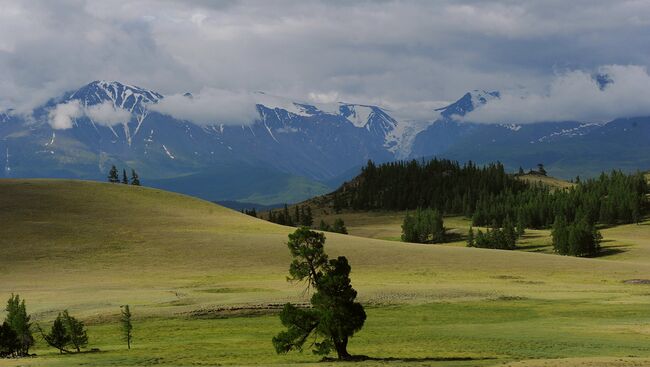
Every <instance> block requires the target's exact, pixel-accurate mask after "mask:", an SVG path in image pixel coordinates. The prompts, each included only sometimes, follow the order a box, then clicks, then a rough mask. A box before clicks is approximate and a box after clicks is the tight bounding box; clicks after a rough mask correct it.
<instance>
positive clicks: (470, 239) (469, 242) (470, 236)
mask: <svg viewBox="0 0 650 367" xmlns="http://www.w3.org/2000/svg"><path fill="white" fill-rule="evenodd" d="M467 247H474V228H472V227H469V231H468V232H467Z"/></svg>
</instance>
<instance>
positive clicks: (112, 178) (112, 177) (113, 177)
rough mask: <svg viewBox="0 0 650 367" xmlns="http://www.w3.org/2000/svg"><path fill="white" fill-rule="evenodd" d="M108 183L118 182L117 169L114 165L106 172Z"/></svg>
mask: <svg viewBox="0 0 650 367" xmlns="http://www.w3.org/2000/svg"><path fill="white" fill-rule="evenodd" d="M108 182H112V183H118V182H120V177H119V176H118V174H117V167H115V165H113V166H112V167H111V170H110V171H108Z"/></svg>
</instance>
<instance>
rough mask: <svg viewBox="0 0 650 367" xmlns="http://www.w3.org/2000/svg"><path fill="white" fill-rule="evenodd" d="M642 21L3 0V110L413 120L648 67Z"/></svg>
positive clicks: (488, 5)
mask: <svg viewBox="0 0 650 367" xmlns="http://www.w3.org/2000/svg"><path fill="white" fill-rule="evenodd" d="M647 14H650V2H647V1H638V0H629V1H628V0H621V1H614V2H613V1H609V0H593V1H565V0H548V1H544V2H534V1H523V0H522V1H518V0H486V1H475V0H440V1H425V0H421V1H420V0H413V1H399V0H386V1H357V2H341V1H335V2H332V1H326V0H304V1H300V2H295V1H289V0H278V1H274V2H269V1H261V0H258V1H255V0H242V1H234V0H233V1H182V0H166V1H158V0H142V1H137V2H134V1H129V0H114V1H110V2H101V1H92V0H60V1H56V2H54V1H48V0H33V1H20V0H6V1H3V3H2V12H0V70H2V71H3V77H2V78H0V110H4V109H8V108H14V109H16V111H17V112H19V113H29V112H30V111H31V109H33V108H34V107H36V106H38V105H40V104H42V103H44V102H46V101H47V100H48V99H49V98H52V97H55V96H58V95H60V94H61V93H63V92H64V91H69V90H74V89H76V88H78V87H79V86H81V85H84V84H86V83H88V82H89V81H92V80H97V79H106V80H118V81H122V82H126V83H129V84H134V85H142V86H145V87H147V88H151V89H154V90H156V91H158V92H160V93H162V94H167V95H170V94H174V93H179V92H181V91H185V90H201V89H203V88H217V89H224V90H247V91H258V90H261V91H265V92H267V93H269V94H272V95H279V96H291V97H294V98H298V99H309V98H314V99H318V100H322V101H328V100H331V99H333V98H336V99H337V100H341V101H355V102H360V103H374V102H373V101H382V102H383V104H384V105H390V106H398V105H408V104H411V105H412V106H413V107H412V108H417V107H416V106H426V105H432V104H434V103H435V102H436V101H453V100H455V99H457V98H459V97H460V96H462V95H463V94H464V93H465V92H467V91H469V90H473V89H484V90H502V91H503V90H506V89H508V88H514V87H516V86H519V85H524V86H526V87H527V88H528V90H529V91H530V93H533V94H536V95H540V96H543V95H544V94H545V93H546V90H545V89H547V88H548V81H549V80H550V79H551V78H553V77H554V75H555V74H556V72H557V70H558V69H559V70H563V69H571V70H594V69H595V68H597V67H598V66H599V65H615V64H619V65H640V66H644V67H650V53H649V52H648V48H647V40H648V38H649V37H650V19H649V18H648V16H647ZM405 19H407V20H408V21H405ZM107 60H108V61H107ZM310 92H313V93H314V95H312V96H310V95H309V93H310ZM407 112H409V113H408V114H409V115H413V116H423V117H425V116H426V114H425V113H424V112H425V110H422V112H421V113H418V114H412V113H410V111H407Z"/></svg>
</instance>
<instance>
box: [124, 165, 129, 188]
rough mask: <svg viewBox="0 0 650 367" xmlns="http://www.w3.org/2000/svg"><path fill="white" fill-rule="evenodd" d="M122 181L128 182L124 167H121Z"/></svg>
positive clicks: (126, 183)
mask: <svg viewBox="0 0 650 367" xmlns="http://www.w3.org/2000/svg"><path fill="white" fill-rule="evenodd" d="M122 183H123V184H125V185H128V184H129V178H128V177H126V168H122Z"/></svg>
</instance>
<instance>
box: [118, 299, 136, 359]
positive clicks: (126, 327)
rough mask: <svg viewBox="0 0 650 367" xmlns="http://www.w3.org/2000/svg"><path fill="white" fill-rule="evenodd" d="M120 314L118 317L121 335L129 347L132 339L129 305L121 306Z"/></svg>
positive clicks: (129, 347)
mask: <svg viewBox="0 0 650 367" xmlns="http://www.w3.org/2000/svg"><path fill="white" fill-rule="evenodd" d="M121 309H122V310H121V311H122V316H121V317H120V323H121V324H122V337H123V338H124V341H125V342H126V346H127V348H128V349H131V341H132V340H133V324H131V310H130V309H129V305H124V306H122V307H121Z"/></svg>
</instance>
